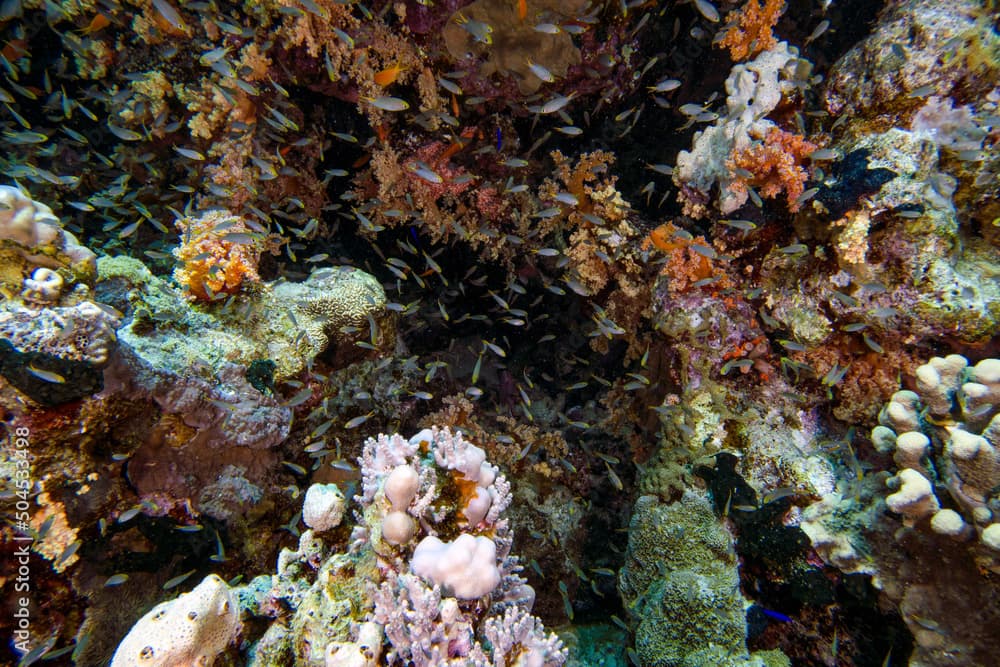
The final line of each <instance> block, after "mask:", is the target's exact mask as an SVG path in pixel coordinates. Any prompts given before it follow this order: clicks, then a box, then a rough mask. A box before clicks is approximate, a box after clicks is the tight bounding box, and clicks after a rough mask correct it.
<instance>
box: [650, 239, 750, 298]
mask: <svg viewBox="0 0 1000 667" xmlns="http://www.w3.org/2000/svg"><path fill="white" fill-rule="evenodd" d="M650 246H652V247H654V248H656V249H657V250H661V251H663V252H664V253H666V254H667V256H668V257H669V260H668V261H666V262H664V264H663V268H662V269H661V270H660V274H661V275H665V276H668V277H669V278H670V282H669V289H670V293H671V294H683V293H685V292H688V291H690V290H691V289H693V288H695V287H697V286H699V285H700V284H702V283H703V282H704V281H708V280H711V282H709V283H707V284H706V286H707V285H711V286H712V289H726V288H729V287H732V286H733V285H732V281H731V280H730V279H729V276H728V275H726V273H725V271H724V270H723V269H722V268H721V267H718V266H713V265H712V262H711V261H710V260H709V257H710V256H714V254H715V251H714V250H713V249H712V248H711V246H710V245H709V243H708V241H706V240H705V237H704V236H695V237H690V236H689V235H684V234H681V233H679V230H678V229H677V227H676V226H675V225H674V224H673V223H670V222H666V223H664V224H662V225H660V226H659V227H657V228H656V229H654V230H653V231H651V232H650V233H649V237H647V239H646V240H645V242H644V243H643V248H649V247H650Z"/></svg>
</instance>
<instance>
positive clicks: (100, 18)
mask: <svg viewBox="0 0 1000 667" xmlns="http://www.w3.org/2000/svg"><path fill="white" fill-rule="evenodd" d="M109 25H111V19H109V18H108V17H107V16H105V15H104V14H101V13H98V14H96V15H95V16H94V18H92V19H91V20H90V23H88V24H87V25H86V26H85V27H83V28H81V29H80V34H83V35H93V34H94V33H95V32H99V31H101V30H103V29H104V28H107V27H108V26H109Z"/></svg>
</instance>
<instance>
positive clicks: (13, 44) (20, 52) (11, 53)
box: [0, 39, 28, 62]
mask: <svg viewBox="0 0 1000 667" xmlns="http://www.w3.org/2000/svg"><path fill="white" fill-rule="evenodd" d="M27 47H28V42H27V41H25V40H23V39H12V40H10V41H8V42H7V43H6V44H5V45H4V47H3V50H2V51H0V53H3V57H4V58H6V59H7V60H9V61H11V62H14V61H15V60H18V59H19V58H21V57H22V56H26V55H28V48H27Z"/></svg>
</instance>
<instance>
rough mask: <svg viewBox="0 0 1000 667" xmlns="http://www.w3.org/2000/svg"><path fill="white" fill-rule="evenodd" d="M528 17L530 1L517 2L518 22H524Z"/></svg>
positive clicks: (519, 0) (521, 0) (520, 0)
mask: <svg viewBox="0 0 1000 667" xmlns="http://www.w3.org/2000/svg"><path fill="white" fill-rule="evenodd" d="M527 16H528V0H517V20H518V21H523V20H524V19H525V18H526V17H527Z"/></svg>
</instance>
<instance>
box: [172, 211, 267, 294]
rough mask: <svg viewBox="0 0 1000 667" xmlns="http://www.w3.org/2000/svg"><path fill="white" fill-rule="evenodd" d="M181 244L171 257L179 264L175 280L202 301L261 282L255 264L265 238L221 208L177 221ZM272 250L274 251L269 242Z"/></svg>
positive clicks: (262, 248)
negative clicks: (179, 262)
mask: <svg viewBox="0 0 1000 667" xmlns="http://www.w3.org/2000/svg"><path fill="white" fill-rule="evenodd" d="M176 225H177V228H178V229H180V231H181V244H180V245H179V246H178V247H177V248H175V249H174V256H175V257H176V258H177V259H179V260H180V261H181V262H182V264H181V265H180V266H178V267H177V268H176V269H175V270H174V280H176V281H177V283H178V284H180V285H182V286H183V287H184V288H185V289H186V290H187V291H188V293H189V294H190V295H191V296H192V297H194V298H196V299H201V300H205V301H213V300H215V299H216V298H217V297H218V295H220V294H222V295H228V294H235V293H236V292H238V291H239V290H240V289H241V288H245V285H244V283H247V284H252V283H258V282H260V276H259V275H257V264H258V263H259V262H260V254H261V251H262V250H264V249H265V248H267V247H268V245H269V243H268V239H267V238H264V237H262V236H261V235H260V234H258V233H254V232H252V230H251V229H250V228H249V227H247V225H246V223H245V222H244V221H243V220H242V219H241V218H239V217H236V216H234V215H232V214H228V213H225V212H223V211H209V212H207V213H205V214H203V215H201V216H200V217H198V218H182V219H180V220H178V221H177V222H176ZM270 245H272V248H271V250H272V252H275V251H276V248H274V247H273V241H272V242H271V244H270Z"/></svg>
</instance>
